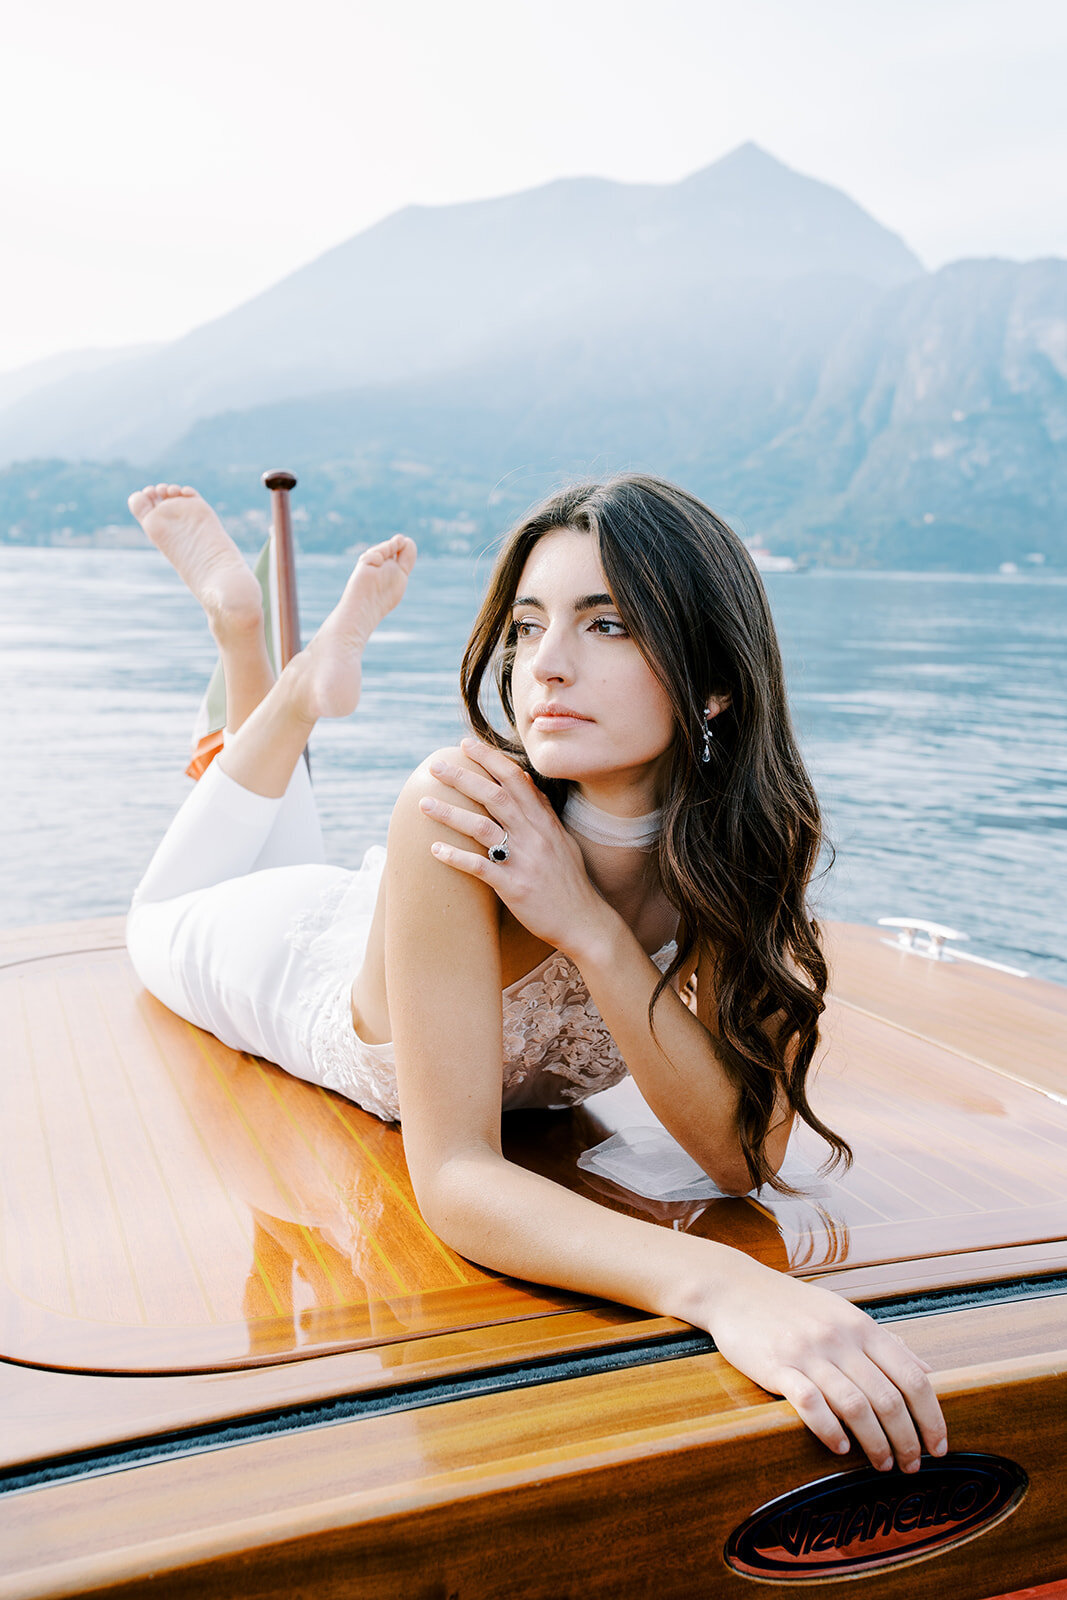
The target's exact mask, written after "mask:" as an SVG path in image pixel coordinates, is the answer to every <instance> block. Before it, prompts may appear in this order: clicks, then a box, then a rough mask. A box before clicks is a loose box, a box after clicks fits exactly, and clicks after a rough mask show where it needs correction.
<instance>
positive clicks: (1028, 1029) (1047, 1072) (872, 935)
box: [824, 923, 1067, 1095]
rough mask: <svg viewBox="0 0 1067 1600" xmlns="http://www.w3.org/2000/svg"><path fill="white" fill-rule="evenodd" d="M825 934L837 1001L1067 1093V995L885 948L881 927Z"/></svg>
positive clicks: (839, 927)
mask: <svg viewBox="0 0 1067 1600" xmlns="http://www.w3.org/2000/svg"><path fill="white" fill-rule="evenodd" d="M824 931H825V932H826V934H827V946H828V953H829V960H830V970H831V984H830V987H831V990H832V992H833V994H834V996H835V997H836V998H837V999H839V1000H841V1001H842V1002H844V1003H846V1004H849V1005H855V1006H858V1007H860V1008H862V1009H863V1010H865V1011H868V1012H871V1013H873V1014H875V1015H877V1016H881V1017H884V1018H885V1019H886V1020H887V1021H890V1022H892V1023H894V1024H896V1025H897V1026H898V1027H901V1028H905V1029H907V1030H908V1032H909V1033H912V1034H915V1035H918V1036H920V1037H926V1038H930V1039H935V1040H938V1041H939V1042H940V1043H942V1044H944V1045H946V1046H948V1047H950V1048H951V1049H954V1050H957V1051H959V1052H960V1053H961V1054H962V1055H965V1056H967V1057H968V1058H970V1059H971V1060H974V1061H982V1062H985V1063H987V1064H988V1065H990V1066H992V1067H995V1068H997V1069H998V1070H1000V1071H1002V1072H1004V1073H1006V1074H1008V1075H1010V1076H1011V1077H1014V1078H1019V1079H1021V1080H1022V1081H1024V1082H1028V1083H1032V1084H1034V1085H1035V1087H1039V1088H1043V1089H1047V1090H1050V1091H1052V1092H1053V1093H1058V1094H1061V1095H1062V1094H1063V1093H1064V1092H1065V1090H1064V1055H1065V1051H1067V989H1064V988H1061V987H1060V986H1059V985H1057V984H1053V983H1048V982H1046V981H1045V980H1043V979H1041V978H1014V977H1012V976H1011V974H1009V973H1002V972H990V971H989V970H988V969H987V970H983V969H982V968H981V967H976V966H972V965H970V964H968V963H965V962H947V961H928V960H925V959H924V958H922V957H921V956H914V955H908V954H906V953H904V952H903V951H899V950H896V949H894V948H892V947H891V946H887V945H886V944H884V943H883V942H882V941H883V939H885V938H886V937H888V934H887V933H886V932H885V931H883V930H882V929H879V928H869V927H862V926H859V925H856V924H848V923H836V924H829V925H828V926H827V928H826V929H825V930H824ZM1021 1040H1025V1044H1024V1046H1023V1047H1022V1048H1020V1041H1021Z"/></svg>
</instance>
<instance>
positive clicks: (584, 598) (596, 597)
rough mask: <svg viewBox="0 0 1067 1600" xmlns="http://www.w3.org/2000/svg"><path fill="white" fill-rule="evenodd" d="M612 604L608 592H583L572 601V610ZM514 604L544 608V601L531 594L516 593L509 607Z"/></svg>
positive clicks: (584, 609) (513, 606)
mask: <svg viewBox="0 0 1067 1600" xmlns="http://www.w3.org/2000/svg"><path fill="white" fill-rule="evenodd" d="M614 604H615V602H614V600H613V599H612V598H611V596H610V594H583V595H579V597H578V599H577V600H576V601H575V602H574V610H575V613H576V614H579V613H581V612H582V611H595V610H596V609H597V607H598V606H614ZM516 606H535V607H536V608H537V610H538V611H544V610H545V609H546V607H545V603H544V601H543V600H538V598H537V596H536V595H533V594H517V595H516V596H515V598H514V600H513V601H512V602H511V609H512V610H513V611H514V609H515V607H516Z"/></svg>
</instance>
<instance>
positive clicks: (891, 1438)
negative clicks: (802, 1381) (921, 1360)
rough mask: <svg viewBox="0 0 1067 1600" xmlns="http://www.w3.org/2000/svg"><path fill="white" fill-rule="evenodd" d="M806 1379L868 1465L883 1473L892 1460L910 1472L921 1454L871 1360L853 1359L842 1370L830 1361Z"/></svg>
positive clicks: (898, 1400) (900, 1403)
mask: <svg viewBox="0 0 1067 1600" xmlns="http://www.w3.org/2000/svg"><path fill="white" fill-rule="evenodd" d="M811 1378H812V1380H813V1381H814V1382H815V1383H816V1384H817V1386H818V1388H819V1390H820V1392H821V1393H822V1395H823V1396H824V1398H825V1400H826V1403H827V1405H828V1406H829V1407H830V1409H831V1411H832V1412H833V1413H834V1415H835V1416H836V1417H837V1418H838V1420H839V1421H840V1422H842V1423H843V1424H844V1426H845V1427H846V1428H847V1429H848V1431H849V1433H850V1434H851V1435H852V1437H853V1438H854V1439H855V1441H856V1443H857V1444H858V1445H859V1447H860V1449H861V1450H862V1451H863V1453H864V1455H865V1456H866V1457H867V1459H868V1461H869V1462H870V1463H871V1465H872V1467H877V1468H878V1470H879V1471H880V1472H887V1471H888V1470H889V1468H890V1467H891V1466H892V1465H893V1462H894V1460H895V1461H896V1464H897V1466H898V1467H900V1468H901V1470H902V1471H904V1472H914V1471H915V1470H916V1468H917V1467H918V1465H919V1456H920V1454H921V1450H920V1446H919V1438H918V1435H917V1433H916V1431H915V1426H914V1423H913V1422H912V1420H911V1416H910V1415H909V1413H908V1408H907V1406H906V1405H905V1403H904V1399H903V1396H902V1395H901V1393H900V1391H899V1389H896V1388H894V1386H893V1385H892V1384H891V1383H890V1382H889V1380H888V1379H887V1378H886V1376H885V1373H884V1372H882V1371H880V1370H879V1368H877V1367H876V1366H875V1365H874V1363H873V1362H871V1361H867V1360H866V1358H861V1360H860V1361H855V1360H854V1361H852V1362H851V1363H850V1366H849V1370H848V1371H843V1370H842V1369H841V1367H838V1366H836V1365H834V1364H833V1363H831V1362H826V1363H821V1364H817V1365H813V1367H812V1370H811Z"/></svg>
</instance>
